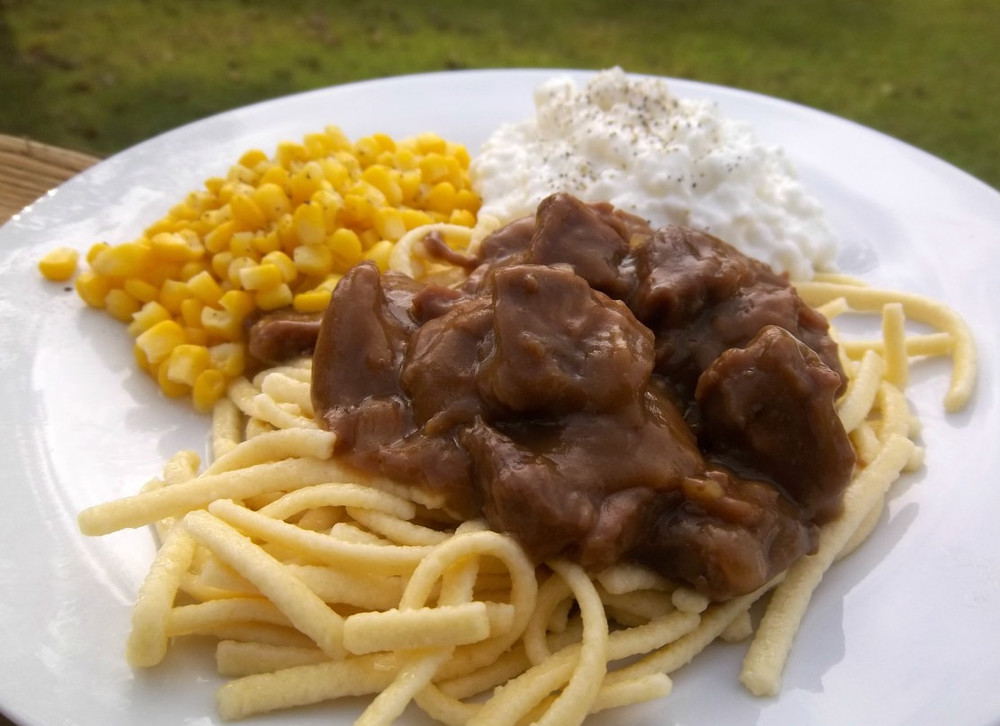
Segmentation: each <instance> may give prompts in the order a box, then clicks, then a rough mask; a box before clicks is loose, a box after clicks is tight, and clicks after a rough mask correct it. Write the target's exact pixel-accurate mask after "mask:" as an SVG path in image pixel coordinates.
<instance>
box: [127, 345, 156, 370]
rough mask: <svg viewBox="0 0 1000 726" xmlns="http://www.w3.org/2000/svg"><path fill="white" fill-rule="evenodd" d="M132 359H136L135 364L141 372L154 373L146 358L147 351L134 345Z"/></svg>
mask: <svg viewBox="0 0 1000 726" xmlns="http://www.w3.org/2000/svg"><path fill="white" fill-rule="evenodd" d="M132 357H133V358H135V364H136V365H137V366H138V367H139V370H141V371H145V372H146V373H150V374H153V373H154V371H153V366H151V365H150V364H149V359H148V358H147V357H146V353H145V351H143V349H142V348H140V347H139V346H138V345H135V344H134V343H133V344H132Z"/></svg>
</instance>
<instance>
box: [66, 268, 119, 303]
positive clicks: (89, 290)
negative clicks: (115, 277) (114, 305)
mask: <svg viewBox="0 0 1000 726" xmlns="http://www.w3.org/2000/svg"><path fill="white" fill-rule="evenodd" d="M74 286H75V287H76V294H77V295H79V296H80V298H81V299H82V300H83V301H84V302H85V303H87V305H89V306H90V307H92V308H103V307H104V298H105V297H107V294H108V291H109V290H111V281H110V280H109V279H108V278H106V277H103V276H101V275H98V274H97V273H96V272H92V271H90V270H87V271H85V272H81V273H80V274H79V276H77V278H76V282H75V283H74Z"/></svg>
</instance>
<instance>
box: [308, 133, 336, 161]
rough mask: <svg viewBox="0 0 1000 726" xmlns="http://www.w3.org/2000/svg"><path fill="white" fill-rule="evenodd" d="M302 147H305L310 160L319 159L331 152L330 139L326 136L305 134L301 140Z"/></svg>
mask: <svg viewBox="0 0 1000 726" xmlns="http://www.w3.org/2000/svg"><path fill="white" fill-rule="evenodd" d="M302 145H303V146H305V147H306V152H307V153H308V154H309V158H311V159H319V158H320V157H323V156H326V155H327V154H329V153H330V152H331V151H333V148H332V144H331V143H330V137H329V136H327V135H326V134H319V133H312V134H306V135H305V136H304V137H303V138H302Z"/></svg>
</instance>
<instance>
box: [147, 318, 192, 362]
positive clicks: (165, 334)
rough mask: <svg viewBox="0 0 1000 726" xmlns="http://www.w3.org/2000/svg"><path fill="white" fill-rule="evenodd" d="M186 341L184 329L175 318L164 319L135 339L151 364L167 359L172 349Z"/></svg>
mask: <svg viewBox="0 0 1000 726" xmlns="http://www.w3.org/2000/svg"><path fill="white" fill-rule="evenodd" d="M186 342H187V340H186V339H185V337H184V330H183V329H182V328H181V326H180V325H179V324H178V323H177V322H175V321H173V320H163V321H161V322H159V323H157V324H156V325H154V326H152V327H151V328H149V329H148V330H145V331H143V333H142V334H141V335H139V337H137V338H136V339H135V344H136V345H138V346H139V347H140V348H142V351H143V353H145V354H146V359H147V360H148V361H149V363H150V364H151V365H157V364H158V363H161V362H162V361H165V360H166V359H167V356H169V355H170V351H172V350H173V349H174V348H176V347H177V346H178V345H181V344H182V343H186Z"/></svg>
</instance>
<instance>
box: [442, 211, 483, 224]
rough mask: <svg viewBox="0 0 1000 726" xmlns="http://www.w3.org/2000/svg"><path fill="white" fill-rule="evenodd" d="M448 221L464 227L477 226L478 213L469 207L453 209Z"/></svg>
mask: <svg viewBox="0 0 1000 726" xmlns="http://www.w3.org/2000/svg"><path fill="white" fill-rule="evenodd" d="M448 221H449V222H450V223H451V224H458V225H461V226H463V227H475V226H476V215H475V214H473V213H472V212H470V211H469V210H468V209H453V210H451V215H450V216H449V217H448Z"/></svg>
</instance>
